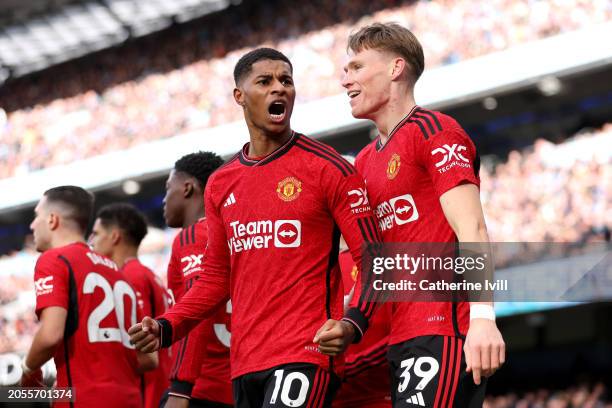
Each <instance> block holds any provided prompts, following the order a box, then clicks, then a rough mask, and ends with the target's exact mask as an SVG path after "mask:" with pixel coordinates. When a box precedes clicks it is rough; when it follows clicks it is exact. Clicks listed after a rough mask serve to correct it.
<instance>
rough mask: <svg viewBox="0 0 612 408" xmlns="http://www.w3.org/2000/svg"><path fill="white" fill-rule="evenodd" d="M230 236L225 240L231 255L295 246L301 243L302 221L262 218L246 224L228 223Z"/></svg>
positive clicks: (238, 222)
mask: <svg viewBox="0 0 612 408" xmlns="http://www.w3.org/2000/svg"><path fill="white" fill-rule="evenodd" d="M230 227H231V233H232V236H231V237H230V239H228V240H227V245H228V246H229V249H230V253H231V254H232V255H234V254H237V253H239V252H244V251H249V250H252V249H267V248H270V247H271V246H272V245H274V247H276V248H297V247H299V246H300V245H301V244H302V223H301V222H300V221H298V220H275V221H272V220H262V221H251V222H247V223H246V224H243V223H241V222H240V221H232V222H231V223H230Z"/></svg>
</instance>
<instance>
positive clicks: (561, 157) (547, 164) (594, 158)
mask: <svg viewBox="0 0 612 408" xmlns="http://www.w3.org/2000/svg"><path fill="white" fill-rule="evenodd" d="M611 142H612V124H607V125H605V126H604V127H603V128H602V129H601V130H600V131H594V132H589V133H584V134H582V135H581V136H578V137H576V138H574V139H573V140H571V141H567V142H565V143H562V144H560V145H554V144H552V143H550V142H548V141H545V140H541V139H540V140H537V141H536V142H535V144H534V145H533V148H532V149H530V151H526V152H518V151H512V152H510V154H509V156H508V160H507V162H505V163H504V164H501V165H499V166H497V167H496V168H495V169H488V168H487V167H486V166H483V167H482V169H481V180H482V193H481V197H482V201H483V208H484V211H485V217H486V220H487V228H488V230H489V234H490V237H491V240H492V241H497V242H586V241H590V240H594V239H598V240H603V239H604V238H605V236H606V234H607V236H608V240H609V229H610V226H612V207H611V206H610V203H612V152H611V151H610V149H609V146H610V143H611Z"/></svg>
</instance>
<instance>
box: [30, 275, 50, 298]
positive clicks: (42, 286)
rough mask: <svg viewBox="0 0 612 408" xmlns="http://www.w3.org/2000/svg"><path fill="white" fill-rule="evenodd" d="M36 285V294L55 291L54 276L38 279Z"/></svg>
mask: <svg viewBox="0 0 612 408" xmlns="http://www.w3.org/2000/svg"><path fill="white" fill-rule="evenodd" d="M34 287H35V288H36V296H41V295H46V294H48V293H51V292H53V276H47V277H46V278H40V279H37V280H36V281H35V282H34Z"/></svg>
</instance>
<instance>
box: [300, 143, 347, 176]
mask: <svg viewBox="0 0 612 408" xmlns="http://www.w3.org/2000/svg"><path fill="white" fill-rule="evenodd" d="M301 136H302V140H303V141H304V142H308V143H311V144H312V145H313V146H318V147H320V148H321V149H323V150H325V151H327V152H329V154H330V155H332V156H333V157H334V158H336V159H338V160H339V161H340V163H342V164H344V166H346V167H347V169H349V170H350V169H352V167H353V165H352V164H351V163H349V161H348V160H346V159H345V158H344V157H342V155H341V154H340V153H338V152H337V151H336V150H334V148H333V147H331V146H329V145H326V144H325V143H322V142H320V141H318V140H315V139H311V138H309V137H307V136H304V135H301Z"/></svg>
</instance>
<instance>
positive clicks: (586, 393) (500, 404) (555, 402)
mask: <svg viewBox="0 0 612 408" xmlns="http://www.w3.org/2000/svg"><path fill="white" fill-rule="evenodd" d="M611 407H612V399H611V398H610V395H609V393H608V392H607V389H606V386H605V385H604V383H603V382H598V383H596V384H595V385H592V384H581V385H578V386H572V387H570V388H568V389H566V390H547V389H540V390H538V391H536V392H526V393H524V394H523V395H521V396H520V397H519V395H517V394H516V393H508V394H506V395H499V396H495V397H493V396H488V397H487V398H486V399H485V402H484V404H483V408H611Z"/></svg>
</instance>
